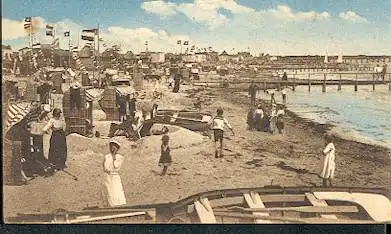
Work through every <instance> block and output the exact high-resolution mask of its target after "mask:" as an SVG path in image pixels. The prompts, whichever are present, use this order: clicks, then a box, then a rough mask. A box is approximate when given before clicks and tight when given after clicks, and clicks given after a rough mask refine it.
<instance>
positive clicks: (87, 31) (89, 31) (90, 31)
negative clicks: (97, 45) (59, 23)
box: [81, 28, 98, 35]
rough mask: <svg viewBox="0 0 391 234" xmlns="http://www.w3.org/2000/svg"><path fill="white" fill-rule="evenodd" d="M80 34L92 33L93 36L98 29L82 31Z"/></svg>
mask: <svg viewBox="0 0 391 234" xmlns="http://www.w3.org/2000/svg"><path fill="white" fill-rule="evenodd" d="M81 32H82V33H94V34H95V35H96V34H98V29H97V28H93V29H84V30H82V31H81Z"/></svg>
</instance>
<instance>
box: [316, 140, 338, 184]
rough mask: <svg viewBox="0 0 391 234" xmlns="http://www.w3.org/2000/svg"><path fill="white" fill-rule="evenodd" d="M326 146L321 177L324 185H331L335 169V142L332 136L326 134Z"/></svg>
mask: <svg viewBox="0 0 391 234" xmlns="http://www.w3.org/2000/svg"><path fill="white" fill-rule="evenodd" d="M325 140H326V147H325V148H324V150H323V156H324V157H323V167H322V172H321V173H320V177H321V178H322V179H323V186H328V185H327V183H328V184H329V186H330V187H331V186H332V184H331V180H332V179H333V178H334V171H335V146H334V143H333V139H332V136H330V135H326V136H325Z"/></svg>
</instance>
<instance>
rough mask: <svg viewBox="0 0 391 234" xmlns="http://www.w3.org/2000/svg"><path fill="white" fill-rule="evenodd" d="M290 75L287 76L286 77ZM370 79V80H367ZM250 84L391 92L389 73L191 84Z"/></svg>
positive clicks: (326, 74)
mask: <svg viewBox="0 0 391 234" xmlns="http://www.w3.org/2000/svg"><path fill="white" fill-rule="evenodd" d="M290 75H292V74H288V77H289V76H290ZM311 75H318V76H319V75H323V79H311ZM328 75H334V76H335V75H337V76H339V79H335V78H333V79H327V76H328ZM343 75H349V76H351V77H352V78H349V79H346V78H345V79H343V78H342V77H343ZM362 75H365V76H366V77H367V78H365V79H360V78H359V76H362ZM369 77H371V78H369ZM251 82H254V83H255V84H256V85H257V86H258V88H259V89H260V90H266V89H277V90H280V89H281V88H282V87H291V88H292V90H293V91H295V89H296V87H297V86H308V91H311V87H312V86H322V92H326V90H327V87H328V86H337V89H338V90H339V91H341V90H342V86H352V87H353V88H354V91H358V87H359V86H360V85H372V90H376V85H387V84H388V89H389V91H390V92H391V73H386V75H385V77H384V80H383V78H382V77H380V75H379V74H376V73H317V74H314V73H311V74H308V79H298V78H288V79H287V80H282V79H280V78H278V77H275V76H272V77H270V78H261V79H257V78H254V79H251V78H250V79H249V78H246V77H243V78H237V79H234V80H229V79H224V78H220V79H219V80H216V79H214V80H204V81H195V82H193V85H194V86H204V87H221V88H223V87H225V88H239V89H240V88H248V86H249V85H250V83H251Z"/></svg>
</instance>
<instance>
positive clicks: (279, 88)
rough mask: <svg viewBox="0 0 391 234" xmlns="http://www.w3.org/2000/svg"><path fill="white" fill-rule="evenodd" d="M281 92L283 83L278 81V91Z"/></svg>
mask: <svg viewBox="0 0 391 234" xmlns="http://www.w3.org/2000/svg"><path fill="white" fill-rule="evenodd" d="M280 90H281V81H278V83H277V91H280Z"/></svg>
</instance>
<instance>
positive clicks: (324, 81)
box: [322, 73, 326, 93]
mask: <svg viewBox="0 0 391 234" xmlns="http://www.w3.org/2000/svg"><path fill="white" fill-rule="evenodd" d="M325 92H326V73H324V74H323V85H322V93H325Z"/></svg>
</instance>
